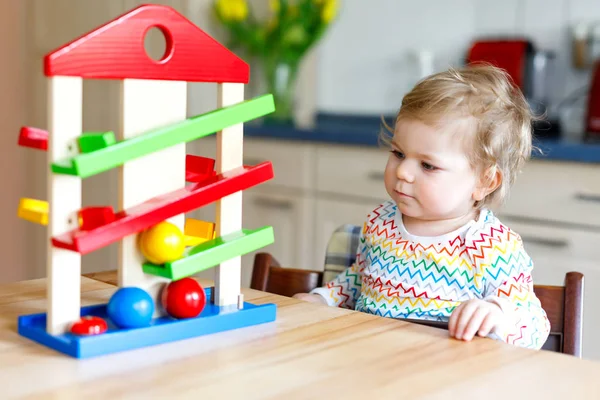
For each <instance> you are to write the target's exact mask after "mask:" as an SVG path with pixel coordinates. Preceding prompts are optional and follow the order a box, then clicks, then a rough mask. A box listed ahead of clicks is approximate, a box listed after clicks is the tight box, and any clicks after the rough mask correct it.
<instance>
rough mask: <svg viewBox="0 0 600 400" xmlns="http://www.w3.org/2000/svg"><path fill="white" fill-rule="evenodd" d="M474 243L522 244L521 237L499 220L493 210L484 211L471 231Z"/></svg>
mask: <svg viewBox="0 0 600 400" xmlns="http://www.w3.org/2000/svg"><path fill="white" fill-rule="evenodd" d="M470 236H471V237H472V239H473V241H474V243H480V244H486V243H487V244H490V241H494V242H496V243H498V242H507V243H508V242H510V243H515V244H517V243H521V236H520V235H519V234H518V233H517V232H515V231H514V230H513V229H512V228H510V226H508V225H507V224H505V223H504V222H502V221H501V220H500V218H498V217H497V216H496V215H495V214H494V212H493V211H492V210H489V209H483V210H481V212H480V214H479V219H478V221H477V223H476V224H474V225H473V228H472V229H471V231H470Z"/></svg>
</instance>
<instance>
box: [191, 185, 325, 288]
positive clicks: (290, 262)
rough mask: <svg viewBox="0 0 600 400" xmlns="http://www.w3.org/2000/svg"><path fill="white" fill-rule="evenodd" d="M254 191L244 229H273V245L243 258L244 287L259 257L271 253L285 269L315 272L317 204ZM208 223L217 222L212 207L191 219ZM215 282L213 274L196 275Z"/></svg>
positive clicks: (246, 197)
mask: <svg viewBox="0 0 600 400" xmlns="http://www.w3.org/2000/svg"><path fill="white" fill-rule="evenodd" d="M258 189H259V188H256V189H250V190H247V191H244V194H243V195H242V196H243V207H244V208H243V210H242V218H243V224H242V226H243V228H244V229H256V228H260V227H263V226H272V227H273V231H274V235H275V241H274V243H273V244H271V245H269V246H266V247H263V248H261V249H258V250H257V251H254V252H252V253H248V254H246V255H244V256H242V286H243V287H249V286H250V279H251V277H252V266H253V263H254V256H255V254H256V253H260V252H268V253H271V254H272V255H273V256H274V257H275V258H276V259H277V260H278V261H279V262H280V264H281V265H282V266H283V267H293V268H312V267H313V266H312V265H311V264H310V262H311V254H312V253H311V248H310V245H311V243H310V238H311V234H310V233H311V232H312V231H313V226H312V221H313V219H312V217H313V215H314V213H313V201H312V200H311V199H310V198H305V197H299V196H297V195H292V194H287V193H276V192H273V191H265V189H262V188H261V189H260V190H258ZM189 216H190V217H192V218H198V219H202V220H206V221H214V216H215V206H214V205H210V206H207V207H203V208H202V209H200V210H197V211H194V212H192V213H190V215H189ZM196 276H198V277H201V278H206V279H214V272H213V270H212V269H211V270H208V271H204V272H201V273H200V274H198V275H196Z"/></svg>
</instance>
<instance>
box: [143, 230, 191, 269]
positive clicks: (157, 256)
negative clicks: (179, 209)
mask: <svg viewBox="0 0 600 400" xmlns="http://www.w3.org/2000/svg"><path fill="white" fill-rule="evenodd" d="M139 247H140V251H141V252H142V254H143V255H144V257H146V259H147V260H148V261H150V262H151V263H153V264H157V265H160V264H164V263H166V262H170V261H175V260H177V259H179V258H181V256H182V255H183V252H184V250H185V241H184V235H183V233H181V230H180V229H179V228H178V227H177V226H176V225H175V224H172V223H170V222H167V221H163V222H160V223H158V224H156V225H154V226H153V227H152V228H150V229H148V230H145V231H143V232H142V233H141V234H140V237H139Z"/></svg>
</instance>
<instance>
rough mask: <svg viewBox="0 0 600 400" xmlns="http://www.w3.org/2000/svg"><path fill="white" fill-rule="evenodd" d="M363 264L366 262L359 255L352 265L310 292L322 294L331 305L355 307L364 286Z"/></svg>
mask: <svg viewBox="0 0 600 400" xmlns="http://www.w3.org/2000/svg"><path fill="white" fill-rule="evenodd" d="M362 265H364V264H363V263H362V262H360V263H359V257H357V259H356V262H355V263H354V264H352V266H350V267H348V268H347V269H346V270H345V271H344V272H342V273H340V274H339V275H338V276H336V277H335V278H334V279H333V280H331V281H330V282H328V283H327V284H326V285H325V286H323V287H320V288H316V289H313V290H311V292H310V293H311V294H317V295H320V296H322V297H323V298H324V299H325V301H326V302H327V304H328V305H330V306H334V307H341V308H350V309H354V307H355V305H356V300H357V299H358V296H360V289H361V286H362V278H361V274H362V270H363V267H362Z"/></svg>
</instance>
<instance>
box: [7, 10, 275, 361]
mask: <svg viewBox="0 0 600 400" xmlns="http://www.w3.org/2000/svg"><path fill="white" fill-rule="evenodd" d="M153 27H157V28H159V29H160V30H161V31H162V32H163V34H164V35H165V38H166V44H167V48H166V52H165V55H164V57H163V58H162V59H161V60H159V61H155V60H153V59H151V58H150V57H149V56H148V55H147V54H146V52H145V49H144V36H145V35H146V33H147V31H148V30H149V29H150V28H153ZM44 61H45V63H44V69H45V71H44V72H45V75H46V76H47V77H48V118H49V119H48V131H44V130H41V129H37V128H30V127H24V128H23V129H21V132H20V135H19V145H21V146H24V147H30V148H35V149H38V150H42V151H47V154H48V168H49V169H48V190H47V195H48V199H47V201H45V202H44V201H40V200H34V199H22V201H21V204H20V207H19V216H20V217H22V218H24V219H27V220H30V221H33V222H36V223H39V224H43V225H47V232H48V242H47V250H48V256H47V300H48V302H47V313H40V314H34V315H24V316H20V317H19V319H18V330H19V334H20V335H22V336H24V337H27V338H29V339H31V340H34V341H36V342H39V343H41V344H43V345H45V346H48V347H50V348H53V349H55V350H57V351H60V352H62V353H65V354H68V355H70V356H73V357H77V358H85V357H93V356H97V355H101V354H108V353H113V352H117V351H124V350H129V349H134V348H139V347H145V346H150V345H155V344H159V343H165V342H171V341H175V340H181V339H185V338H190V337H196V336H200V335H205V334H210V333H215V332H220V331H225V330H230V329H237V328H243V327H247V326H251V325H256V324H262V323H266V322H271V321H274V320H275V318H276V308H275V305H274V304H267V305H259V306H257V305H253V304H250V303H247V302H244V300H243V296H242V294H241V288H240V284H241V271H240V269H241V259H240V257H241V255H243V254H246V253H248V252H251V251H254V250H256V249H259V248H261V247H263V246H266V245H268V244H270V243H272V242H273V240H274V234H273V228H272V227H270V226H266V227H261V228H259V229H254V230H249V229H242V192H243V190H245V189H248V188H250V187H253V186H255V185H258V184H261V183H263V182H265V181H267V180H269V179H272V178H273V168H272V165H271V163H270V162H264V163H261V164H259V165H256V166H244V165H242V156H243V124H244V122H247V121H249V120H251V119H254V118H258V117H261V116H264V115H266V114H268V113H270V112H273V111H274V104H273V98H272V96H271V95H265V96H262V97H258V98H256V99H252V100H248V101H244V85H245V84H246V83H248V80H249V68H248V65H247V64H246V63H245V62H244V61H242V60H241V59H239V58H238V57H237V56H235V55H234V54H233V53H232V52H231V51H229V50H228V49H226V48H225V47H223V46H222V45H221V44H219V43H218V42H216V41H215V40H214V39H213V38H211V37H210V36H209V35H207V34H206V33H205V32H203V31H202V30H201V29H199V28H198V27H196V26H195V25H194V24H192V23H191V22H190V21H188V20H187V19H186V18H185V17H183V16H182V15H181V14H179V13H178V12H177V11H175V10H174V9H172V8H171V7H167V6H160V5H142V6H140V7H137V8H135V9H133V10H131V11H129V12H127V13H125V14H124V15H122V16H120V17H118V18H116V19H114V20H112V21H110V22H108V23H107V24H105V25H103V26H101V27H99V28H97V29H95V30H94V31H92V32H89V33H87V34H85V35H83V36H82V37H80V38H78V39H76V40H74V41H72V42H70V43H68V44H66V45H64V46H62V47H60V48H59V49H57V50H55V51H53V52H52V53H50V54H48V55H47V56H46V57H45V60H44ZM82 79H116V80H120V81H121V106H122V115H121V118H122V122H121V131H122V132H121V134H122V138H121V140H120V141H117V140H116V139H115V138H114V134H113V133H112V132H104V133H85V132H82ZM187 82H214V83H217V84H218V98H217V106H218V109H217V110H215V111H212V112H210V113H206V114H203V115H200V116H196V117H192V118H187V117H186V101H187V100H186V95H187V93H186V91H187ZM213 133H216V135H217V154H216V157H215V159H214V160H212V159H204V158H202V157H197V156H193V155H187V156H186V153H185V144H186V143H187V142H190V141H192V140H195V139H198V138H200V137H203V136H206V135H210V134H213ZM215 165H216V170H213V167H214V166H215ZM115 167H119V168H120V174H119V181H120V182H119V185H120V195H119V200H120V201H119V208H120V210H121V211H118V212H116V213H115V212H113V211H112V209H111V208H110V207H91V208H83V207H82V201H81V182H82V179H85V178H87V177H89V176H92V175H95V174H98V173H101V172H104V171H107V170H109V169H112V168H115ZM148 177H151V181H149V182H144V178H146V179H147V178H148ZM186 181H187V182H192V183H191V184H190V185H188V186H186ZM212 202H216V206H217V207H216V208H217V211H216V221H215V226H216V232H215V235H214V238H206V239H204V240H199V241H196V242H195V243H196V244H195V245H193V246H190V247H188V249H187V250H186V252H185V254H184V256H183V257H182V258H181V259H178V260H175V261H173V262H170V263H166V264H165V265H154V264H152V263H150V262H148V261H147V260H145V259H144V256H143V255H142V253H141V252H140V250H139V249H138V247H137V243H136V238H137V235H138V234H139V233H140V232H142V231H144V230H146V229H148V228H151V227H152V226H154V225H155V224H157V223H159V222H162V221H169V222H171V223H173V224H175V225H176V226H177V227H179V228H180V229H181V230H183V227H184V223H185V213H187V212H190V211H193V210H195V209H197V208H199V207H202V206H204V205H207V204H210V203H212ZM81 219H83V221H81ZM191 239H193V238H191ZM117 241H118V242H119V245H120V254H119V266H118V271H119V277H118V283H119V287H120V288H123V287H131V286H135V287H139V288H142V289H143V290H145V291H146V292H147V293H149V294H150V296H151V298H152V300H153V302H154V305H155V308H154V309H155V313H154V315H153V318H152V321H151V323H150V324H149V326H144V327H139V328H130V329H122V328H119V327H117V326H116V325H115V324H114V323H112V322H111V320H110V317H109V316H108V314H107V304H99V305H94V306H89V307H83V308H81V307H80V303H81V300H80V296H81V289H80V277H81V255H82V254H86V253H89V252H91V251H94V250H97V249H99V248H102V247H104V246H106V245H108V244H110V243H114V242H117ZM213 267H215V272H216V273H215V286H214V288H206V289H203V290H204V291H205V294H206V298H207V299H211V300H210V301H208V302H207V304H206V306H205V308H204V310H203V311H202V312H201V314H200V315H199V316H197V317H194V318H186V319H175V318H173V317H171V316H169V315H168V314H167V313H166V311H165V310H164V309H163V308H162V307H161V306H160V292H161V290H162V289H163V288H164V287H165V286H166V285H167V284H168V283H169V282H172V281H174V280H178V279H181V278H184V277H188V276H191V275H193V274H195V273H197V272H199V271H201V270H204V269H207V268H213ZM85 316H96V317H100V318H103V319H105V320H106V322H107V325H108V330H107V331H106V332H104V333H101V334H97V335H85V336H82V335H76V334H73V333H71V332H70V327H71V326H72V325H73V324H74V323H76V322H77V321H79V320H80V319H81V318H82V317H85Z"/></svg>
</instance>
